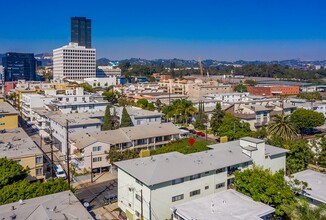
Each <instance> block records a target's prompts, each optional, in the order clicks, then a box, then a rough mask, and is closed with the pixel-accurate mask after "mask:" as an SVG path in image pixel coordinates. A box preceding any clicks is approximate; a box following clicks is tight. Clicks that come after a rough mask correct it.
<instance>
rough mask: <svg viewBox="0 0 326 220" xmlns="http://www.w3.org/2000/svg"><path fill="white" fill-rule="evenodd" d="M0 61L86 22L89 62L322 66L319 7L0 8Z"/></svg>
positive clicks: (34, 1) (79, 3)
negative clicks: (74, 22) (79, 19)
mask: <svg viewBox="0 0 326 220" xmlns="http://www.w3.org/2000/svg"><path fill="white" fill-rule="evenodd" d="M0 8H1V10H0V20H1V25H0V53H4V52H8V51H14V52H34V53H40V52H51V51H52V50H53V49H54V48H58V47H61V46H63V45H65V44H67V43H68V42H69V40H70V17H72V16H86V17H87V18H91V19H92V38H93V39H92V45H93V46H94V47H95V48H96V49H97V58H101V57H107V58H110V59H124V58H131V57H136V58H147V59H156V58H181V59H197V56H198V54H200V55H201V57H202V59H217V60H230V61H234V60H239V59H244V60H280V59H293V58H295V59H296V58H300V59H302V60H318V59H319V60H321V59H326V27H325V26H326V16H325V15H324V14H325V10H326V1H325V0H310V1H303V0H247V1H246V0H242V1H240V0H212V1H210V0H200V1H193V0H188V1H184V0H165V1H155V0H138V1H137V0H124V1H123V0H115V1H112V0H92V1H90V0H88V1H86V0H55V1H40V0H29V1H28V0H7V1H1V3H0Z"/></svg>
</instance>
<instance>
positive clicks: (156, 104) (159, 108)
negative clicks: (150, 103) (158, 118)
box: [155, 99, 163, 112]
mask: <svg viewBox="0 0 326 220" xmlns="http://www.w3.org/2000/svg"><path fill="white" fill-rule="evenodd" d="M162 105H163V104H162V102H161V100H160V99H157V100H156V102H155V106H156V108H157V110H158V111H159V112H160V111H161V110H162Z"/></svg>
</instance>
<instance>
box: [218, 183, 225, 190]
mask: <svg viewBox="0 0 326 220" xmlns="http://www.w3.org/2000/svg"><path fill="white" fill-rule="evenodd" d="M224 186H225V183H219V184H216V189H219V188H222V187H224Z"/></svg>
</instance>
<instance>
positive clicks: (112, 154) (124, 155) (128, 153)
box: [107, 148, 139, 164]
mask: <svg viewBox="0 0 326 220" xmlns="http://www.w3.org/2000/svg"><path fill="white" fill-rule="evenodd" d="M138 157H139V151H136V150H129V149H127V150H124V151H118V150H117V149H115V148H111V149H110V151H109V152H108V156H107V160H109V161H110V163H111V164H112V163H114V162H118V161H122V160H130V159H134V158H138Z"/></svg>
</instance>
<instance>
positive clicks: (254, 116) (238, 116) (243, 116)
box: [233, 113, 256, 119]
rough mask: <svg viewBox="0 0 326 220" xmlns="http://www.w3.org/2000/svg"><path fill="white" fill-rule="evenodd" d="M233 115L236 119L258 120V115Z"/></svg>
mask: <svg viewBox="0 0 326 220" xmlns="http://www.w3.org/2000/svg"><path fill="white" fill-rule="evenodd" d="M233 115H234V116H235V117H237V118H241V119H254V118H256V114H244V113H233Z"/></svg>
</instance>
